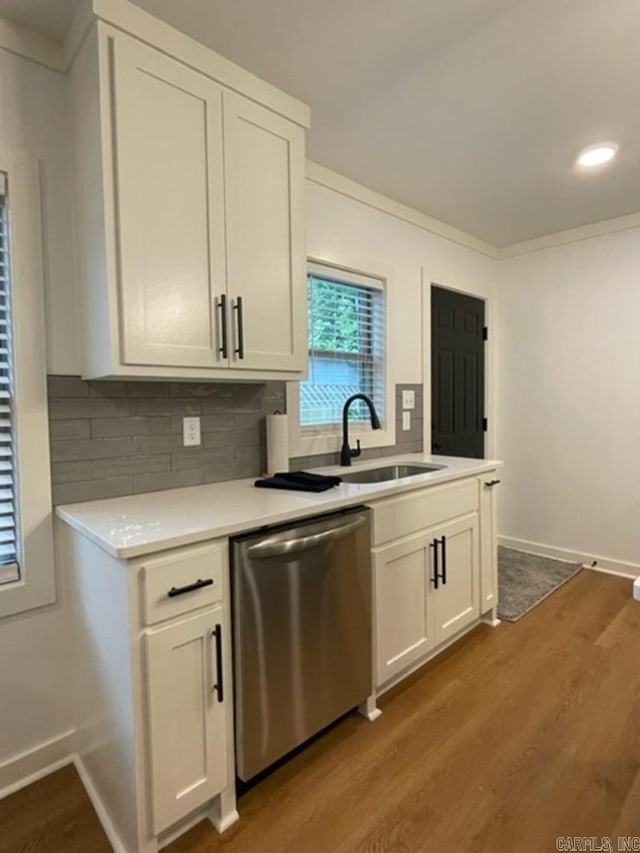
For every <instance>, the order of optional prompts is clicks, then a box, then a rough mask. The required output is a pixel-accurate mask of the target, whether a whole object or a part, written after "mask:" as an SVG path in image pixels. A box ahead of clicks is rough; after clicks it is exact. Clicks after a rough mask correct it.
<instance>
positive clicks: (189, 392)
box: [169, 382, 233, 399]
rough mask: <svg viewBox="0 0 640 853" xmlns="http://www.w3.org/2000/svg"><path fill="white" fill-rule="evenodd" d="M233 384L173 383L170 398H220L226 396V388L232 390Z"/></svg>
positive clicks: (170, 386)
mask: <svg viewBox="0 0 640 853" xmlns="http://www.w3.org/2000/svg"><path fill="white" fill-rule="evenodd" d="M232 387H233V385H232V384H231V383H229V384H227V383H225V382H171V383H170V384H169V396H170V397H198V398H199V399H202V398H203V397H219V396H225V392H224V390H222V389H224V388H232Z"/></svg>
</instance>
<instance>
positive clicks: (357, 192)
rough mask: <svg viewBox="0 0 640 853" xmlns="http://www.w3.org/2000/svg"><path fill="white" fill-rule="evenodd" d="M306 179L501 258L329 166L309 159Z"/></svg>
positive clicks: (476, 241)
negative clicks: (328, 167)
mask: <svg viewBox="0 0 640 853" xmlns="http://www.w3.org/2000/svg"><path fill="white" fill-rule="evenodd" d="M306 175H307V180H309V181H312V182H313V183H314V184H318V185H319V186H321V187H326V188H327V189H330V190H334V192H338V193H340V194H341V195H344V196H346V197H347V198H352V199H354V200H355V201H359V202H361V203H362V204H366V205H367V206H368V207H372V208H374V210H379V211H381V212H382V213H388V214H389V215H390V216H395V217H396V219H401V220H402V221H403V222H408V223H410V224H411V225H415V226H417V227H418V228H422V229H423V231H428V232H429V233H430V234H436V235H437V236H438V237H443V238H444V239H445V240H450V241H451V242H452V243H457V244H458V245H459V246H465V247H466V248H467V249H473V251H475V252H480V254H482V255H486V256H487V257H489V258H496V259H497V258H498V257H499V254H498V250H497V249H496V248H495V246H492V245H491V244H490V243H485V242H484V240H479V239H478V238H477V237H473V236H472V235H471V234H467V233H465V232H464V231H460V230H459V229H458V228H454V227H453V226H452V225H447V223H446V222H441V221H440V220H439V219H435V218H434V217H432V216H428V215H427V214H426V213H421V212H420V211H419V210H416V209H415V208H413V207H409V205H406V204H402V203H401V202H398V201H394V200H393V199H391V198H389V197H388V196H386V195H382V193H379V192H377V191H376V190H371V189H369V188H368V187H365V186H363V185H362V184H359V183H357V181H353V180H352V179H351V178H346V177H345V176H344V175H340V174H338V172H334V171H332V170H331V169H327V168H326V166H321V165H320V164H319V163H315V162H314V161H313V160H307V171H306Z"/></svg>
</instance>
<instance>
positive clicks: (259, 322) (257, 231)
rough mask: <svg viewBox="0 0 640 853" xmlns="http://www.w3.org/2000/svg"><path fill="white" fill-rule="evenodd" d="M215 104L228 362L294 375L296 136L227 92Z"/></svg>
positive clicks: (301, 354) (301, 325)
mask: <svg viewBox="0 0 640 853" xmlns="http://www.w3.org/2000/svg"><path fill="white" fill-rule="evenodd" d="M223 104H224V150H225V189H226V225H227V284H228V291H229V296H230V299H231V306H232V313H233V335H232V337H233V354H232V358H233V361H234V363H239V364H241V365H242V366H243V367H245V368H253V369H268V370H291V369H292V368H293V369H295V370H301V371H302V370H305V369H306V358H307V343H306V326H305V323H306V288H305V282H306V275H305V269H304V264H305V257H304V252H298V251H294V250H293V248H294V247H295V246H303V245H304V207H303V195H302V193H301V192H300V191H299V188H300V187H301V186H303V185H304V131H303V129H302V128H301V127H298V126H296V125H293V124H292V123H291V122H289V121H286V120H285V119H283V118H282V117H281V116H278V115H276V114H275V113H273V112H271V111H270V110H267V109H265V108H264V107H261V106H260V105H258V104H255V103H253V102H252V101H249V100H248V99H247V98H242V97H240V96H239V95H236V94H234V93H233V92H225V93H224V97H223ZM300 282H303V285H302V287H300ZM239 299H240V300H241V302H240V303H238V300H239ZM239 330H241V332H242V334H241V335H240V336H239V334H238V332H239Z"/></svg>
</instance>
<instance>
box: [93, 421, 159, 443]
mask: <svg viewBox="0 0 640 853" xmlns="http://www.w3.org/2000/svg"><path fill="white" fill-rule="evenodd" d="M170 432H171V419H170V418H167V417H164V418H162V417H158V418H106V419H105V420H93V421H91V435H92V436H93V438H107V437H111V436H125V435H169V433H170Z"/></svg>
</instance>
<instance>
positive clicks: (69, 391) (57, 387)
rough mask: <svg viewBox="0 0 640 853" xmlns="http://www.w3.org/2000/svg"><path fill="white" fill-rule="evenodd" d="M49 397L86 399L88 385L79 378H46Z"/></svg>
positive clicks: (53, 376) (52, 376)
mask: <svg viewBox="0 0 640 853" xmlns="http://www.w3.org/2000/svg"><path fill="white" fill-rule="evenodd" d="M47 393H48V396H49V397H88V396H89V385H88V383H87V382H83V380H82V379H81V378H80V377H79V376H55V375H51V376H47Z"/></svg>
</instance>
